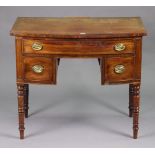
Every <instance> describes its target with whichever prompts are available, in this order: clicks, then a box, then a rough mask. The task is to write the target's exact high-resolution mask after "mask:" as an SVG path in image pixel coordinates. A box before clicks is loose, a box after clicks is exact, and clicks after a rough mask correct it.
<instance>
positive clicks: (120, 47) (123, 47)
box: [114, 43, 126, 52]
mask: <svg viewBox="0 0 155 155" xmlns="http://www.w3.org/2000/svg"><path fill="white" fill-rule="evenodd" d="M114 48H115V50H116V51H118V52H121V51H124V50H125V48H126V47H125V45H124V44H123V43H118V44H116V45H115V46H114Z"/></svg>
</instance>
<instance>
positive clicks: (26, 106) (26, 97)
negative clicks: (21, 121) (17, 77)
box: [24, 84, 29, 118]
mask: <svg viewBox="0 0 155 155" xmlns="http://www.w3.org/2000/svg"><path fill="white" fill-rule="evenodd" d="M24 110H25V118H28V110H29V85H28V84H24Z"/></svg>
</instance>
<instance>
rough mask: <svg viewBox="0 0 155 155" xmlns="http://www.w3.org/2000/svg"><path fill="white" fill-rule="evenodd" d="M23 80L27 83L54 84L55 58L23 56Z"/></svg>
mask: <svg viewBox="0 0 155 155" xmlns="http://www.w3.org/2000/svg"><path fill="white" fill-rule="evenodd" d="M24 81H25V82H28V83H40V84H42V83H43V84H56V60H55V59H54V58H43V57H35V58H33V57H25V58H24Z"/></svg>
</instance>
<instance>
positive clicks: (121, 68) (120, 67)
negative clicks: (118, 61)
mask: <svg viewBox="0 0 155 155" xmlns="http://www.w3.org/2000/svg"><path fill="white" fill-rule="evenodd" d="M124 71H125V66H124V65H117V66H115V68H114V72H115V73H116V74H122V73H123V72H124Z"/></svg>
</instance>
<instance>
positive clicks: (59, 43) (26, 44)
mask: <svg viewBox="0 0 155 155" xmlns="http://www.w3.org/2000/svg"><path fill="white" fill-rule="evenodd" d="M134 51H135V46H134V41H133V40H132V39H121V40H120V39H118V40H116V39H115V40H103V39H100V40H99V39H96V40H95V39H83V40H82V39H81V40H80V39H79V40H78V39H73V40H69V39H66V40H60V39H57V40H27V39H24V40H23V52H24V53H27V54H59V55H63V54H68V55H71V54H72V55H73V54H79V55H80V54H81V55H84V54H87V55H89V54H94V55H96V54H124V53H125V54H126V53H134Z"/></svg>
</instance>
